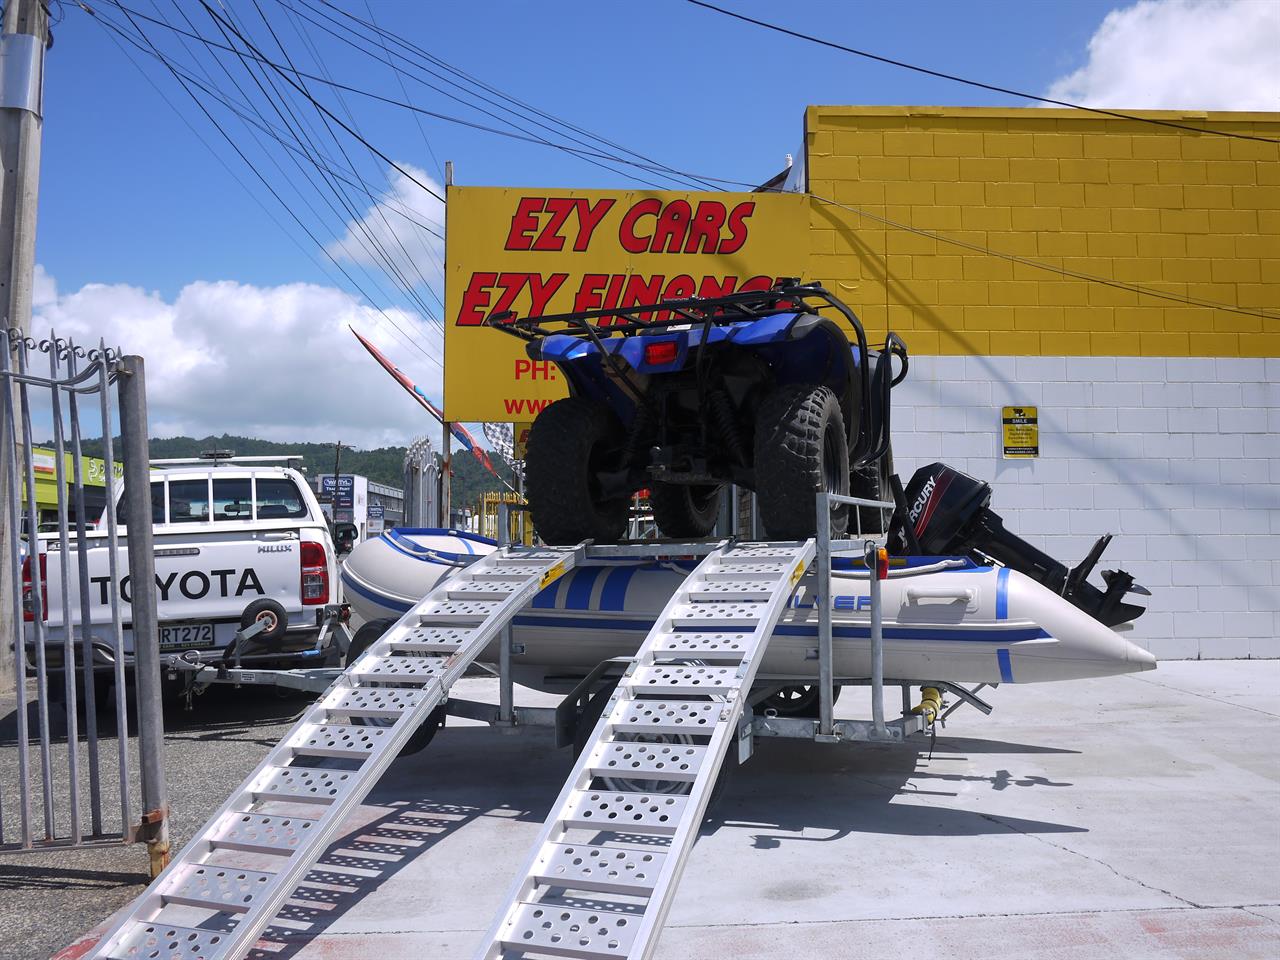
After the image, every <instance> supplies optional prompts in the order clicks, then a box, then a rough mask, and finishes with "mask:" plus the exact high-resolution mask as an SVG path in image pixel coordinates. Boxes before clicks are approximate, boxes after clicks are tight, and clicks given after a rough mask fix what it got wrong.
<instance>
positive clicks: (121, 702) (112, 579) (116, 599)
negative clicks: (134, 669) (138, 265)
mask: <svg viewBox="0 0 1280 960" xmlns="http://www.w3.org/2000/svg"><path fill="white" fill-rule="evenodd" d="M109 354H110V352H109V351H108V350H107V345H106V343H105V342H103V341H99V343H98V357H97V361H96V365H97V368H98V409H99V412H100V413H101V415H102V473H103V478H102V483H103V490H104V492H105V493H106V499H107V509H106V514H105V519H106V524H107V576H108V581H107V582H108V583H110V584H111V585H112V589H111V590H109V591H107V593H108V596H110V598H111V659H112V661H113V664H114V675H113V678H112V679H113V681H114V684H115V692H116V762H117V764H118V765H119V769H120V832H121V833H122V834H124V835H126V836H127V835H128V833H129V831H130V830H131V829H133V814H132V812H131V805H130V799H129V763H130V757H129V705H128V695H127V693H126V690H125V676H124V625H123V621H122V618H121V616H120V537H119V531H118V529H117V526H116V525H117V523H118V522H119V517H118V516H117V514H116V455H115V447H114V445H113V441H112V438H111V433H112V430H111V397H110V393H109V390H108V387H109V386H110V382H111V379H110V378H111V360H112V357H111V356H110V355H109ZM122 466H123V465H122ZM148 516H149V514H148ZM153 565H154V564H153Z"/></svg>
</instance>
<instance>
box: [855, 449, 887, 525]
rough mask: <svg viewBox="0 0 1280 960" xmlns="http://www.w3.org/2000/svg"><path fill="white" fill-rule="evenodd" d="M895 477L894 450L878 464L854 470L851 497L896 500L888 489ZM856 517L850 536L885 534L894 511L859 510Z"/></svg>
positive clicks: (885, 454) (867, 508) (877, 462)
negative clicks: (890, 481) (892, 478)
mask: <svg viewBox="0 0 1280 960" xmlns="http://www.w3.org/2000/svg"><path fill="white" fill-rule="evenodd" d="M892 475H893V450H892V448H890V449H889V450H886V451H885V453H884V456H883V457H881V458H880V459H879V460H877V461H876V462H875V463H871V464H867V465H866V466H863V467H859V468H858V469H856V470H854V471H853V473H852V474H850V476H849V489H850V490H851V491H852V492H851V493H850V494H849V496H851V497H860V498H862V499H863V500H881V501H891V500H893V488H892V487H890V486H889V477H890V476H892ZM857 511H858V513H857V517H856V518H853V519H850V521H849V535H850V536H855V535H857V534H858V533H860V532H861V533H875V534H880V533H885V532H886V531H887V530H888V529H889V523H890V522H891V521H892V520H893V511H892V510H881V509H877V508H875V507H858V508H857Z"/></svg>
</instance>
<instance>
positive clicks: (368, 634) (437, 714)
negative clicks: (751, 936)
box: [347, 617, 446, 757]
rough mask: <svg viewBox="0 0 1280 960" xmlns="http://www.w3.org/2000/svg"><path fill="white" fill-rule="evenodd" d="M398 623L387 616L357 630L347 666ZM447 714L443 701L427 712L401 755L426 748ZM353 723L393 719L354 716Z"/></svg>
mask: <svg viewBox="0 0 1280 960" xmlns="http://www.w3.org/2000/svg"><path fill="white" fill-rule="evenodd" d="M396 623H397V621H395V620H392V619H391V618H390V617H385V618H383V619H381V620H370V621H368V622H367V623H365V624H364V625H363V626H362V627H361V628H360V629H359V630H357V631H356V635H355V636H354V637H352V638H351V646H350V647H349V648H348V649H347V667H350V666H351V665H352V664H353V663H355V662H356V661H357V660H358V659H360V655H361V654H362V653H364V652H365V651H366V650H368V649H369V648H370V647H371V646H373V644H374V643H375V642H377V641H378V640H380V639H381V638H382V635H383V634H384V633H386V632H387V631H388V630H390V629H391V628H392V627H394V626H395V625H396ZM445 715H446V711H445V706H444V704H443V703H442V704H440V706H438V707H436V708H435V709H434V710H432V711H431V712H430V713H429V714H427V718H426V719H425V720H423V721H422V724H421V725H420V726H419V727H418V729H417V730H415V731H414V732H413V733H412V735H410V737H409V739H408V741H407V742H406V743H405V745H404V746H403V747H401V748H400V756H402V757H407V756H410V755H411V754H415V753H418V752H419V751H421V750H425V749H426V747H427V744H429V743H431V741H432V740H434V739H435V736H436V731H437V730H439V729H440V728H441V727H443V726H444V718H445ZM351 723H352V724H354V725H355V726H358V727H389V726H391V724H392V721H390V720H380V719H378V718H376V717H352V718H351Z"/></svg>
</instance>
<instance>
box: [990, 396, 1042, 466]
mask: <svg viewBox="0 0 1280 960" xmlns="http://www.w3.org/2000/svg"><path fill="white" fill-rule="evenodd" d="M1000 426H1001V433H1002V434H1003V435H1004V458H1005V459H1006V460H1028V459H1031V458H1032V457H1038V456H1040V416H1039V413H1038V411H1037V408H1036V407H1004V408H1002V410H1001V412H1000Z"/></svg>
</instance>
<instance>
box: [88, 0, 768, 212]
mask: <svg viewBox="0 0 1280 960" xmlns="http://www.w3.org/2000/svg"><path fill="white" fill-rule="evenodd" d="M104 2H105V3H109V4H110V5H112V6H114V7H117V8H118V9H120V10H121V11H122V12H124V11H127V12H128V13H129V14H130V15H131V17H130V18H131V19H133V18H135V17H136V18H137V19H140V20H145V21H149V22H151V23H153V24H154V25H155V26H158V27H161V28H163V29H166V30H171V31H173V32H175V33H180V34H182V35H184V36H187V37H189V38H190V39H193V40H196V41H198V42H200V43H203V44H205V45H206V46H209V47H211V48H214V49H218V50H224V51H226V52H229V53H235V54H237V55H238V56H244V55H245V54H244V52H243V51H237V50H236V49H235V48H233V47H229V46H227V45H225V44H221V43H218V42H217V41H215V40H211V39H209V38H208V37H205V36H202V35H200V34H198V33H189V32H187V31H185V30H182V29H181V28H179V27H176V26H174V25H173V24H171V23H165V22H162V21H159V20H156V19H155V18H153V17H149V16H147V15H146V14H144V13H141V12H140V11H137V10H133V9H131V8H129V7H126V6H125V5H124V4H123V3H121V2H120V0H104ZM201 2H202V5H203V6H205V7H206V9H211V8H209V7H208V4H204V3H203V0H201ZM80 6H81V7H82V8H84V9H85V10H90V8H89V7H88V6H87V5H86V4H85V3H84V2H83V0H81V2H80ZM214 15H215V16H217V15H216V14H214ZM224 22H225V21H224ZM253 56H254V57H255V58H256V59H259V60H261V62H262V63H263V64H264V65H266V66H268V67H270V68H271V69H272V70H274V71H276V72H277V73H280V74H281V75H285V74H290V75H294V76H296V77H297V78H298V79H300V80H310V81H312V82H314V83H319V84H323V85H324V86H327V87H330V88H332V89H335V90H342V91H345V92H347V93H354V94H357V95H359V96H362V97H367V98H368V99H371V100H375V101H377V102H379V103H385V104H387V105H388V106H393V107H400V108H402V109H404V110H408V111H410V112H412V113H416V114H421V115H422V116H424V117H432V118H434V119H437V120H443V121H445V122H446V123H452V124H456V125H458V126H463V127H468V128H470V129H473V130H479V131H481V132H484V133H491V134H494V135H495V136H499V137H506V138H507V139H510V140H519V141H523V142H525V143H534V144H538V145H539V146H544V147H550V148H551V149H554V150H560V151H562V152H564V153H569V154H573V155H575V156H578V157H580V158H583V159H598V160H608V161H612V162H614V163H620V164H625V165H627V166H630V167H634V168H636V169H638V170H645V171H648V172H650V173H663V172H664V171H670V172H673V173H676V174H679V175H680V176H683V177H689V178H695V177H696V178H698V179H705V180H712V181H715V182H718V183H724V184H729V185H732V186H752V184H750V183H747V182H746V181H743V180H729V179H725V178H719V177H701V176H699V175H695V174H691V173H687V172H684V171H679V170H675V169H674V168H669V167H666V166H665V165H662V164H649V163H641V162H639V161H635V160H627V159H626V158H621V157H616V156H612V155H610V154H606V153H601V152H600V151H597V150H590V149H583V148H578V147H571V146H568V145H566V144H562V143H554V142H552V141H550V140H547V139H546V138H544V137H539V136H536V135H529V134H527V133H523V134H522V133H513V132H512V131H510V130H502V129H499V128H497V127H491V126H488V125H486V124H483V123H476V122H475V121H471V120H466V119H464V118H462V117H457V116H453V115H451V114H447V113H440V112H438V111H435V110H427V109H424V108H422V107H418V106H415V105H414V104H412V103H408V102H406V101H404V100H397V99H395V98H394V97H387V96H383V95H382V94H379V93H374V92H373V91H371V90H365V89H363V88H361V87H356V86H353V85H351V84H346V83H341V82H338V81H336V80H329V79H326V78H325V77H322V76H319V75H317V74H313V73H309V72H306V71H300V70H292V69H291V68H289V67H287V66H285V65H283V64H280V63H277V62H275V61H273V60H271V59H269V58H267V57H265V56H263V55H262V53H261V52H260V51H258V50H257V49H256V48H254V50H253ZM290 84H291V86H294V87H295V88H297V84H296V83H294V82H292V81H290ZM321 109H324V108H323V106H322V107H321ZM334 119H335V121H337V122H338V123H339V125H340V126H344V128H345V124H343V123H342V121H341V120H338V119H337V118H336V117H334ZM353 136H354V134H353ZM356 139H359V138H358V137H357V138H356ZM375 149H376V148H375ZM379 156H382V157H383V158H384V159H385V160H386V162H387V163H389V164H391V165H392V166H394V167H396V168H397V169H400V168H399V167H398V165H396V164H395V162H394V161H392V160H391V159H390V158H387V157H385V155H383V154H379ZM401 172H404V171H403V170H401ZM406 176H409V177H410V179H411V180H413V182H414V183H416V184H417V185H418V186H420V187H422V188H423V189H424V190H426V191H427V192H428V193H430V194H432V196H435V197H436V198H437V199H443V198H442V197H440V195H439V194H438V193H436V192H435V191H434V190H432V189H431V188H430V187H427V186H426V185H425V184H423V183H422V182H421V181H419V180H417V178H415V177H412V176H411V175H409V174H407V173H406Z"/></svg>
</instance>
